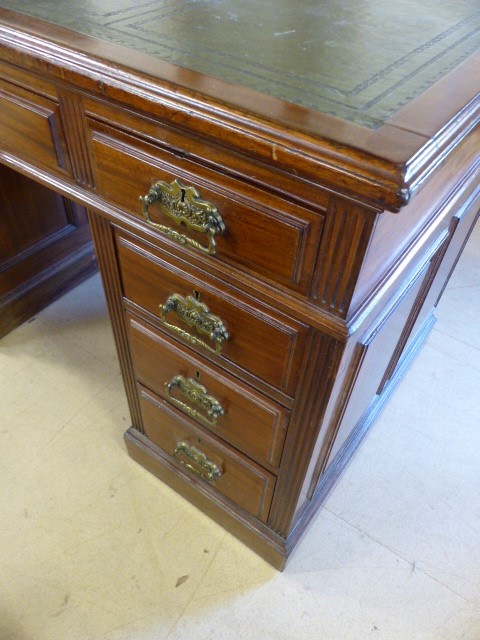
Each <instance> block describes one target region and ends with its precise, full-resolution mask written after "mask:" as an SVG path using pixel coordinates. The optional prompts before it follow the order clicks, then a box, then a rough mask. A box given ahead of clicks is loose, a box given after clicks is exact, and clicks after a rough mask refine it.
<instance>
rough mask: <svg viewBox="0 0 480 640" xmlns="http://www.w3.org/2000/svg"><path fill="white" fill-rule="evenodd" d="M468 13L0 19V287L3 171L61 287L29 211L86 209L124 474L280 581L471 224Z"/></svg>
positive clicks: (85, 265) (376, 9) (233, 7)
mask: <svg viewBox="0 0 480 640" xmlns="http://www.w3.org/2000/svg"><path fill="white" fill-rule="evenodd" d="M475 5H476V2H473V1H472V2H464V3H461V6H459V3H453V2H452V3H442V7H441V8H439V7H438V6H437V3H435V6H434V7H430V6H429V3H422V6H421V7H418V6H417V5H415V6H414V7H412V6H411V5H410V3H408V2H406V1H405V2H404V1H401V2H399V3H395V7H394V8H389V9H388V12H387V11H386V10H385V6H384V3H378V6H375V2H373V3H369V5H368V7H366V6H364V5H363V4H362V3H357V2H355V3H354V2H352V3H350V4H349V3H345V2H343V3H329V4H328V7H325V6H323V5H322V6H319V5H318V3H311V2H308V1H307V0H304V1H301V2H296V3H289V2H280V3H278V6H277V5H276V10H275V14H274V15H273V14H272V11H271V8H270V7H271V5H270V3H266V2H265V3H263V2H245V3H242V5H241V7H240V6H239V5H238V3H233V1H232V0H222V1H221V2H215V3H212V2H208V1H207V0H203V1H200V2H199V1H198V0H197V2H193V0H186V1H185V2H181V3H175V4H173V3H168V2H159V1H157V2H147V3H142V4H141V5H140V6H137V5H136V4H135V3H133V2H132V1H129V0H125V1H124V2H122V3H121V4H120V5H119V4H118V2H115V3H113V1H112V2H110V1H106V2H89V3H88V5H87V4H85V3H82V2H77V3H72V4H71V6H69V8H68V15H67V14H66V13H63V14H62V12H61V11H59V9H58V4H57V3H54V2H53V0H52V1H51V2H49V1H48V0H47V1H45V2H42V3H37V2H32V1H30V0H24V2H22V9H23V10H24V11H25V12H26V14H30V15H25V14H20V13H18V12H15V11H11V10H9V7H10V8H15V7H16V6H18V2H17V0H16V1H15V2H8V1H5V0H4V1H3V2H0V6H1V7H4V8H2V9H0V105H1V109H2V118H1V121H0V134H1V135H0V161H1V162H2V163H3V165H4V167H6V169H5V170H4V171H5V172H7V173H5V175H8V176H10V179H9V180H7V178H4V179H3V180H2V189H3V193H4V201H5V202H7V201H8V202H9V203H10V209H9V211H10V213H9V215H6V214H5V212H3V215H2V220H3V221H4V222H3V226H4V228H5V229H6V231H4V232H3V234H4V235H3V237H4V238H8V242H5V243H4V244H5V246H7V245H8V247H9V254H8V256H7V257H6V258H5V259H3V261H2V265H3V277H4V280H5V279H8V277H9V274H11V273H12V271H11V269H12V268H14V267H15V265H16V264H17V265H18V259H17V257H18V255H20V253H22V251H23V254H22V256H23V258H24V257H25V250H26V248H27V249H28V247H29V246H31V245H35V242H36V241H38V239H39V237H40V236H41V233H40V232H39V233H37V234H35V233H33V232H32V233H31V236H28V237H27V238H26V237H25V231H24V229H25V228H26V226H27V227H28V228H30V226H31V225H30V226H29V225H27V221H25V220H24V219H23V218H20V215H21V213H22V212H23V213H24V211H25V205H24V204H21V205H20V204H18V208H17V205H16V203H17V202H18V203H20V202H21V196H22V194H25V193H27V190H26V188H25V186H23V187H20V188H19V187H18V186H15V187H13V188H12V187H11V186H9V185H11V184H17V183H16V180H17V179H18V180H21V179H20V178H19V177H18V175H19V174H22V175H23V176H25V177H27V178H28V179H32V180H33V181H35V183H36V184H38V185H43V186H45V187H48V189H49V190H51V191H48V192H45V191H42V192H41V193H42V194H44V195H42V196H41V197H40V196H39V197H36V196H35V198H31V199H30V204H29V209H28V211H29V220H30V221H31V220H34V221H35V225H37V224H38V225H39V226H40V227H41V226H42V225H47V227H48V228H47V230H46V231H44V234H45V237H51V236H52V233H53V234H54V233H57V235H60V236H62V233H63V236H62V237H67V236H69V234H71V233H73V234H77V236H78V235H81V240H80V244H77V245H75V247H76V248H75V249H74V248H73V245H72V246H71V247H70V248H71V250H72V251H73V250H74V251H77V253H78V252H80V254H81V255H82V256H83V257H82V259H81V260H80V262H79V266H78V268H76V269H74V271H75V276H72V280H75V279H78V278H79V277H83V275H84V274H85V272H86V271H88V269H90V268H91V258H90V257H89V256H90V255H91V254H90V253H89V252H90V249H89V244H88V239H87V238H86V236H85V233H84V231H81V229H83V228H84V225H83V224H82V214H81V210H80V209H78V208H77V214H76V217H75V216H74V215H72V214H69V216H68V215H67V214H65V213H63V214H62V213H60V214H58V215H57V218H55V220H57V222H55V223H53V222H50V223H48V224H47V218H48V216H46V215H45V211H46V207H47V209H48V210H49V211H50V214H49V216H51V215H52V214H51V211H52V210H56V208H55V207H54V206H53V205H51V204H50V205H49V204H48V203H47V205H45V204H43V205H42V206H40V200H42V199H46V200H48V197H47V195H45V194H46V193H47V194H48V193H50V194H51V197H52V198H55V197H57V198H58V197H59V196H61V197H63V198H67V199H68V202H73V203H77V205H73V204H71V205H70V204H68V205H67V204H65V201H64V200H62V202H63V204H62V205H61V206H63V207H64V209H65V207H67V208H68V207H70V211H72V210H73V209H71V207H75V206H77V207H78V205H81V206H82V207H85V208H86V209H87V212H88V217H89V220H90V228H91V231H92V234H93V238H94V243H95V249H96V255H97V259H98V264H99V267H100V270H101V273H102V277H103V282H104V285H105V291H106V295H107V299H108V304H109V309H110V314H111V318H112V323H113V329H114V334H115V338H116V342H117V347H118V353H119V358H120V362H121V366H122V371H123V377H124V381H125V388H126V391H127V395H128V399H129V404H130V410H131V415H132V424H133V426H132V428H131V429H129V431H128V432H127V434H126V442H127V446H128V449H129V451H130V453H131V455H132V456H133V457H134V458H135V459H137V460H138V461H139V462H140V463H142V464H144V465H145V466H146V467H147V468H149V469H151V470H152V471H153V472H154V473H155V474H157V475H158V476H159V477H160V478H161V479H162V480H164V481H165V482H167V483H169V484H170V485H171V486H173V487H174V488H175V489H176V490H177V491H178V492H179V493H181V494H182V495H184V496H186V497H187V498H188V499H189V500H191V501H192V502H193V503H194V504H196V505H197V506H198V507H200V508H201V509H203V510H205V511H206V512H207V513H208V514H210V515H211V516H212V517H213V518H215V519H216V520H217V521H218V522H220V523H221V524H222V525H223V526H225V527H226V528H228V529H229V530H230V531H233V532H234V533H235V534H236V535H237V536H238V537H239V538H241V539H242V540H244V541H245V542H246V543H247V544H249V545H250V546H251V547H252V548H254V549H255V550H256V551H257V552H258V553H260V554H261V555H262V556H264V557H265V558H266V559H267V560H268V561H269V562H271V563H272V564H274V565H275V566H277V567H279V568H283V566H284V564H285V561H286V558H287V557H288V555H289V554H290V553H291V551H292V550H293V548H294V547H295V545H296V544H297V542H298V541H299V539H300V537H301V535H302V533H303V532H304V530H305V528H306V527H307V525H308V523H309V522H310V521H311V519H312V517H313V516H314V514H315V512H316V511H317V510H318V509H319V507H320V506H321V504H322V502H323V501H324V499H325V497H326V495H327V494H328V492H329V490H330V489H331V488H332V486H333V484H334V482H335V480H336V479H337V478H338V476H339V474H340V473H341V472H342V470H343V469H344V468H345V466H346V464H347V463H348V461H349V459H350V458H351V456H352V455H353V453H354V452H355V450H356V448H357V447H358V445H359V444H360V442H361V440H362V439H363V437H364V436H365V434H366V433H367V431H368V429H369V427H370V426H371V424H372V423H373V421H374V419H375V417H376V416H377V415H378V412H379V411H380V409H381V408H382V406H383V405H384V403H385V401H386V400H387V399H388V397H389V395H390V394H391V392H392V391H393V389H394V388H395V385H396V383H397V382H398V380H399V379H400V377H401V376H402V374H403V373H404V371H405V370H406V368H407V366H408V364H409V363H410V362H411V360H412V358H413V357H414V355H415V353H416V352H417V351H418V349H419V347H420V346H421V344H422V342H423V340H424V339H425V337H426V335H427V334H428V331H429V329H430V328H431V326H432V324H433V322H434V315H433V310H434V308H435V306H436V304H437V302H438V299H439V297H440V295H441V293H442V291H443V288H444V286H445V283H446V281H447V279H448V277H449V275H450V273H451V271H452V269H453V267H454V265H455V263H456V260H457V258H458V256H459V254H460V252H461V249H462V247H463V246H464V243H465V242H466V239H467V238H468V235H469V232H470V231H471V229H472V227H473V224H474V222H475V219H476V216H477V213H478V196H479V186H478V172H479V148H480V144H479V138H480V136H479V133H478V126H477V123H478V117H479V116H478V114H479V100H478V95H477V93H476V90H477V87H476V86H474V82H477V83H478V77H479V73H478V71H479V65H478V62H479V57H478V55H477V54H473V53H472V51H473V50H474V48H475V46H476V44H477V43H476V42H475V41H476V40H478V33H479V31H478V28H477V26H476V23H477V22H478V20H479V17H480V16H479V12H478V10H477V8H476V6H475ZM39 18H46V19H47V22H43V21H41V20H39ZM10 170H13V171H14V172H15V173H12V172H11V171H10ZM2 175H3V174H2ZM32 188H33V187H32ZM35 188H37V187H35ZM38 188H40V187H38ZM52 191H53V192H55V194H58V195H57V196H54V195H53V194H52V193H51V192H52ZM28 193H31V192H30V191H28ZM5 194H8V197H7V196H6V195H5ZM17 198H18V201H17ZM42 202H43V203H45V200H42ZM57 204H58V202H57ZM59 206H60V205H59ZM20 209H21V210H22V211H21V212H20ZM17 211H18V217H17ZM62 215H63V218H62ZM48 219H50V220H52V218H48ZM18 220H22V223H21V224H19V223H18ZM58 220H60V222H58ZM65 220H67V223H68V224H67V223H66V222H65ZM7 221H8V222H7ZM55 225H56V226H55ZM67 227H68V232H66V231H62V230H63V229H65V228H67ZM35 228H36V227H35ZM52 229H53V231H52ZM59 229H60V231H59ZM79 229H80V231H79ZM82 234H83V235H82ZM29 243H30V244H29ZM40 244H41V243H40ZM48 244H49V243H48V242H47V243H44V245H45V246H47V245H48ZM37 245H38V242H37ZM67 245H68V243H67ZM67 245H65V247H66V248H64V253H63V254H62V255H63V256H64V258H65V259H67V258H68V255H69V253H68V250H67V249H68V246H70V245H68V246H67ZM42 246H43V245H42ZM79 247H80V248H79ZM27 253H28V251H27ZM45 253H46V255H48V251H45ZM7 258H8V259H7ZM23 258H22V259H23ZM82 261H83V262H82ZM18 271H20V272H21V271H22V269H20V270H18V269H17V273H18ZM33 273H35V269H34V268H33ZM31 275H32V271H30V272H29V274H28V275H27V276H25V277H26V279H27V280H28V282H29V285H28V287H26V289H28V290H33V288H32V286H31V285H32V277H31ZM60 279H62V278H60ZM15 283H16V284H15V286H14V289H15V290H16V291H17V293H19V295H20V294H21V293H22V285H21V274H20V276H18V280H16V281H15ZM57 284H58V278H57ZM54 289H55V281H54V284H52V285H51V290H52V291H53V290H54ZM39 297H41V296H37V298H39ZM20 298H21V295H20ZM8 313H9V314H10V315H9V316H8V317H9V318H10V319H9V320H8V322H9V326H13V324H14V318H13V320H12V311H11V309H10V311H9V312H8ZM13 315H14V314H13ZM3 317H4V318H7V315H6V314H5V313H4V316H3ZM4 325H5V328H8V327H6V320H5V322H4Z"/></svg>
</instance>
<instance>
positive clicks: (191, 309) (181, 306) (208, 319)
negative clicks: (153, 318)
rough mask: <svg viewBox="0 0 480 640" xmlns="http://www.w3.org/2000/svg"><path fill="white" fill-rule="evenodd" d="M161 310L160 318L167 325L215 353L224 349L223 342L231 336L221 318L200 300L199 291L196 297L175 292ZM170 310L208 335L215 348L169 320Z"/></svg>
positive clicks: (199, 331) (201, 332) (193, 342)
mask: <svg viewBox="0 0 480 640" xmlns="http://www.w3.org/2000/svg"><path fill="white" fill-rule="evenodd" d="M160 310H161V313H160V320H161V322H162V323H163V324H164V325H165V326H166V327H168V328H169V329H171V330H172V331H175V333H178V334H179V335H180V336H181V337H182V338H184V339H185V340H188V342H190V343H191V344H193V345H200V346H202V347H204V348H205V349H208V350H209V351H212V352H213V353H217V354H219V353H220V351H221V349H222V343H223V342H225V340H228V338H229V337H230V336H229V334H228V331H227V328H226V327H225V324H224V323H223V321H222V320H221V318H219V317H218V316H215V315H213V313H210V310H209V309H208V307H207V305H206V304H203V303H202V302H200V294H199V293H198V292H197V293H196V294H195V297H194V296H187V297H183V296H181V295H180V294H179V293H174V294H173V295H171V296H170V297H169V298H167V301H166V302H165V304H163V305H160ZM170 311H173V312H174V313H175V314H176V315H177V316H178V317H179V318H181V319H182V320H183V321H184V322H185V323H186V324H188V326H189V327H193V328H194V329H195V330H196V331H197V332H198V333H200V334H203V335H206V336H208V337H209V338H210V340H211V341H212V342H213V343H214V344H215V348H212V347H211V346H210V345H209V344H208V343H207V342H204V341H203V340H201V339H200V338H198V337H197V336H194V335H192V334H191V333H189V332H188V331H185V330H184V329H182V328H181V327H178V326H177V325H176V324H171V323H170V322H167V320H166V315H167V313H169V312H170Z"/></svg>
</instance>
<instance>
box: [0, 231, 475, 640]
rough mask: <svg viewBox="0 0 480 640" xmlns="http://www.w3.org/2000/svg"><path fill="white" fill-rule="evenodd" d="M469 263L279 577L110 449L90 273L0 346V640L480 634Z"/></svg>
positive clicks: (101, 330)
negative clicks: (85, 278)
mask: <svg viewBox="0 0 480 640" xmlns="http://www.w3.org/2000/svg"><path fill="white" fill-rule="evenodd" d="M479 257H480V225H479V226H478V227H477V231H476V233H475V234H474V236H473V237H472V239H471V240H470V242H469V244H468V246H467V248H466V251H465V253H464V256H463V258H462V261H461V263H459V265H458V267H457V269H456V271H455V274H454V276H453V278H452V280H451V282H450V285H449V287H448V290H447V291H446V293H445V295H444V298H443V300H442V303H441V305H440V307H439V310H438V317H439V321H438V323H437V325H436V328H435V329H434V331H433V333H432V334H431V336H430V338H429V340H428V342H427V344H426V346H425V347H424V349H423V351H422V353H421V354H420V355H419V357H418V359H417V360H416V362H415V363H414V365H413V366H412V368H411V370H410V371H409V373H408V374H407V376H406V378H405V379H404V381H403V382H402V383H401V385H400V387H399V388H398V390H397V391H396V393H395V395H394V397H393V398H392V400H391V402H390V404H389V406H388V407H387V408H386V409H385V411H384V412H383V414H382V416H381V418H380V420H379V422H378V423H377V424H376V426H375V427H374V429H373V431H372V432H371V434H370V435H369V437H368V439H367V440H366V442H365V443H364V445H363V447H362V449H361V451H360V452H359V454H358V455H357V456H356V458H355V459H354V461H353V463H352V464H351V466H350V467H349V469H348V471H347V472H346V473H345V475H344V476H343V478H342V479H341V481H340V483H339V484H338V485H337V487H336V489H335V490H334V492H333V494H332V495H331V497H330V498H329V500H328V502H327V504H326V507H325V508H324V509H323V510H322V511H321V512H320V514H319V516H318V517H317V519H316V521H315V524H314V525H313V527H312V528H311V529H310V531H309V532H308V535H307V536H306V537H305V539H304V540H303V543H302V545H301V547H300V548H299V549H298V551H297V552H296V554H295V556H294V557H293V558H292V559H291V562H290V564H289V565H288V567H287V569H286V571H285V572H284V573H277V572H276V571H275V570H274V569H272V568H271V567H270V566H268V565H267V564H265V563H264V562H263V561H262V560H260V559H259V558H258V557H257V556H256V555H255V554H254V553H253V552H251V551H249V550H248V549H246V548H245V547H244V546H243V545H242V544H241V543H239V542H238V541H236V540H235V539H234V538H232V537H231V536H230V535H229V534H227V533H225V532H224V531H223V530H222V529H221V528H220V527H218V526H217V525H215V524H214V523H212V522H211V521H209V520H208V518H206V517H205V516H203V515H202V514H201V513H199V512H198V511H197V510H196V509H195V508H194V507H192V506H190V505H189V504H188V503H187V502H185V501H184V500H183V499H181V498H180V497H178V496H177V495H176V494H174V493H173V492H172V491H171V490H169V489H168V488H166V487H165V486H163V485H162V484H161V482H160V481H158V480H157V479H155V478H154V477H153V476H151V475H150V474H149V473H148V472H146V471H144V470H143V469H142V468H141V467H140V466H138V465H137V464H136V463H135V462H133V461H132V460H130V459H129V458H128V456H127V454H126V452H125V449H124V444H123V440H122V436H123V432H124V430H125V429H126V428H127V427H128V426H129V419H128V417H127V406H126V401H125V397H124V393H123V389H122V383H121V379H120V374H119V371H118V364H117V361H116V356H115V353H114V347H113V343H112V338H111V332H110V327H109V322H108V319H107V315H106V311H105V307H104V301H103V294H102V290H101V286H100V281H99V278H98V276H96V277H94V278H92V279H90V280H89V281H88V282H86V283H85V284H83V285H82V286H80V287H79V288H77V289H76V290H75V291H72V292H71V293H69V294H68V295H66V296H65V297H63V298H62V299H61V300H60V301H59V302H57V303H56V304H54V305H52V306H51V307H50V308H48V309H47V310H46V311H45V312H43V313H41V314H40V315H38V316H37V317H36V318H35V319H34V320H32V321H31V322H30V323H27V324H25V325H23V326H22V327H20V328H19V329H18V330H16V331H15V332H13V333H12V334H10V335H9V336H8V337H7V338H5V339H4V340H2V341H1V342H0V373H1V381H0V384H1V405H0V409H1V420H0V442H1V447H0V638H1V640H85V639H92V640H94V639H95V640H100V639H105V640H107V639H108V640H120V639H122V640H140V639H142V640H147V639H148V640H163V639H166V638H169V639H183V638H185V639H188V640H209V639H212V640H216V639H217V638H221V639H222V640H230V639H232V640H233V639H235V640H238V639H239V640H243V639H249V640H250V639H257V638H259V639H260V638H262V639H264V638H267V639H268V638H272V639H273V638H275V639H276V640H292V639H293V640H296V639H299V640H302V639H309V640H310V639H335V640H337V639H340V640H343V639H347V640H348V639H355V640H363V639H366V638H374V639H376V640H387V639H388V640H390V639H398V640H410V639H412V640H413V639H414V640H426V639H431V640H442V639H445V640H447V639H448V640H478V639H480V491H479V490H480V419H479V416H480V392H479V383H480V330H479V317H480V259H479Z"/></svg>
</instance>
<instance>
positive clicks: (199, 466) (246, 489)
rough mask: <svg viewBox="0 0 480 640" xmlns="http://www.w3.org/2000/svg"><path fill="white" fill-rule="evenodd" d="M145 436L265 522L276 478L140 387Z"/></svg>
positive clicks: (194, 475) (193, 472)
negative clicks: (196, 426)
mask: <svg viewBox="0 0 480 640" xmlns="http://www.w3.org/2000/svg"><path fill="white" fill-rule="evenodd" d="M139 397H140V406H141V410H142V418H143V426H144V429H145V435H146V436H147V437H148V438H149V439H150V440H151V441H152V442H153V443H155V444H156V445H157V446H159V447H160V448H161V449H163V450H164V451H165V452H167V453H169V454H171V455H172V457H174V458H175V459H176V460H177V461H178V463H179V464H181V465H182V466H183V468H184V469H186V470H187V472H188V473H189V474H192V477H195V478H197V477H200V478H202V479H203V481H204V482H206V483H208V484H209V485H211V486H212V488H214V489H216V490H217V491H219V492H220V493H222V494H223V495H225V496H227V497H228V498H230V499H231V500H233V501H234V502H235V503H236V504H237V505H239V506H240V507H242V508H243V509H245V510H246V511H249V512H250V513H251V514H253V515H254V516H256V517H257V518H258V519H259V520H262V521H263V522H265V521H266V519H267V516H268V511H269V508H270V502H271V500H272V494H273V489H274V485H275V476H273V475H272V474H271V473H269V472H268V471H266V470H265V469H262V467H260V466H258V465H257V464H255V463H254V462H252V461H250V460H248V459H246V458H244V457H243V456H241V455H239V454H237V453H236V452H235V451H233V450H230V449H227V447H225V446H223V445H221V444H220V443H219V442H217V441H216V440H215V439H214V438H212V437H210V436H208V435H207V434H205V433H204V432H203V431H201V430H200V429H197V428H195V427H194V426H193V425H191V424H190V423H188V422H187V421H186V420H184V419H183V417H181V415H180V414H178V413H177V411H176V410H175V409H173V408H172V407H170V406H169V405H168V404H167V403H166V402H164V401H163V400H161V399H160V398H159V397H158V396H155V395H154V394H152V393H151V392H150V391H148V390H147V389H145V388H144V387H142V386H140V385H139Z"/></svg>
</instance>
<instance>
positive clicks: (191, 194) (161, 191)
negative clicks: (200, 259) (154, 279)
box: [140, 179, 225, 255]
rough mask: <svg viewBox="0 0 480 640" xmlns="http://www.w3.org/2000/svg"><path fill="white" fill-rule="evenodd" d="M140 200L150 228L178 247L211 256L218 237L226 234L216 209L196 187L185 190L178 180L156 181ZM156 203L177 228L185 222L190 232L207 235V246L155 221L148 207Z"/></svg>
mask: <svg viewBox="0 0 480 640" xmlns="http://www.w3.org/2000/svg"><path fill="white" fill-rule="evenodd" d="M140 200H141V202H142V213H143V216H144V218H145V220H146V221H147V222H148V224H149V225H151V226H152V227H154V228H155V229H158V230H159V231H161V232H162V233H164V234H166V235H167V236H168V237H169V238H172V240H175V242H178V243H179V244H184V245H187V246H189V247H194V248H195V249H198V250H199V251H203V252H204V253H209V254H210V255H213V254H215V248H216V244H217V243H216V240H215V235H216V234H219V233H223V232H224V231H225V224H224V222H223V220H222V217H221V215H220V214H219V212H218V209H217V207H216V206H215V205H214V204H212V203H211V202H207V201H206V200H202V199H201V198H200V194H199V193H198V191H197V190H196V189H195V187H186V186H185V185H183V184H182V183H181V182H180V181H179V180H176V179H175V180H174V181H173V182H171V183H170V184H168V183H167V182H156V183H155V184H154V185H153V186H152V188H151V189H150V191H149V192H148V193H147V195H146V196H140ZM155 202H158V203H159V205H160V207H161V209H162V211H163V213H164V214H165V215H166V216H168V217H169V218H171V219H172V220H173V221H174V222H176V223H177V224H178V225H179V224H181V223H182V222H183V223H184V224H185V225H186V226H187V229H192V230H193V231H200V232H201V233H205V234H206V235H207V236H208V247H205V246H204V245H202V244H200V243H199V242H197V241H196V240H193V239H192V238H189V237H188V236H187V235H185V234H183V233H179V232H178V231H175V229H172V228H171V227H166V226H164V225H162V224H159V223H157V222H153V220H152V219H151V217H150V212H149V210H148V207H149V206H150V205H151V204H153V203H155Z"/></svg>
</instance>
